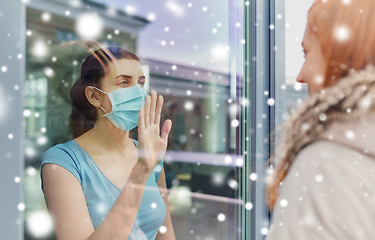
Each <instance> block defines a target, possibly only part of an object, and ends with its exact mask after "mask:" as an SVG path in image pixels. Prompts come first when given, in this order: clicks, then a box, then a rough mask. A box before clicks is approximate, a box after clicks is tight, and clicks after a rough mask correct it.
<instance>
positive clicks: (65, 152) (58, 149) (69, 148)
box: [42, 140, 78, 163]
mask: <svg viewBox="0 0 375 240" xmlns="http://www.w3.org/2000/svg"><path fill="white" fill-rule="evenodd" d="M77 151H78V149H77V147H76V146H75V144H74V141H73V140H69V141H67V142H65V143H59V144H56V145H54V146H52V147H50V148H49V149H48V150H47V151H46V152H45V153H44V154H43V157H42V163H43V162H45V161H47V160H51V159H56V160H68V161H69V160H70V161H71V160H73V161H74V162H77Z"/></svg>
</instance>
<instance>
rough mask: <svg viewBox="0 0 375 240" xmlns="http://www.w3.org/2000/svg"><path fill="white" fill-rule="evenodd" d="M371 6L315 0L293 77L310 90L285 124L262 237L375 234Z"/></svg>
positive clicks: (374, 11)
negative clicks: (267, 222)
mask: <svg viewBox="0 0 375 240" xmlns="http://www.w3.org/2000/svg"><path fill="white" fill-rule="evenodd" d="M374 28H375V4H374V1H372V0H352V1H350V0H349V1H346V0H326V1H325V0H316V1H315V2H314V3H313V5H312V7H311V8H310V10H309V13H308V24H307V27H306V31H305V36H304V39H303V43H302V45H303V48H304V51H305V59H306V60H305V63H304V65H303V67H302V69H301V72H300V73H299V75H298V78H297V81H298V82H301V83H307V84H308V87H309V92H310V96H309V97H308V98H307V100H306V101H305V102H304V103H303V104H302V105H301V106H300V107H299V109H298V110H297V112H296V113H295V114H294V115H292V116H291V117H290V118H289V119H288V120H287V121H286V122H285V125H284V130H285V131H284V134H283V138H282V141H281V146H280V149H279V152H277V159H276V167H277V169H276V170H277V173H276V176H275V178H274V180H273V181H272V182H271V183H270V184H269V186H268V193H269V194H268V197H269V207H270V209H273V216H272V225H271V227H270V230H269V233H268V237H267V240H274V239H291V240H294V239H295V240H297V239H320V240H322V239H327V240H328V239H329V240H332V239H336V240H346V239H348V240H349V239H374V238H375V228H374V226H375V218H374V216H375V188H374V186H375V145H374V144H375V68H374V67H373V65H374V64H375V32H374V31H373V30H372V29H374Z"/></svg>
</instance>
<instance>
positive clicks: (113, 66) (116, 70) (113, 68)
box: [108, 59, 143, 76]
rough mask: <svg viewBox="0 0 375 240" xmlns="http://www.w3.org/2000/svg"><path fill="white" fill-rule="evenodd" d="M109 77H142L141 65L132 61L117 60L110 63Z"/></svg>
mask: <svg viewBox="0 0 375 240" xmlns="http://www.w3.org/2000/svg"><path fill="white" fill-rule="evenodd" d="M108 66H109V71H110V72H109V74H110V75H116V76H117V75H119V74H126V75H129V76H133V75H143V71H142V66H141V64H140V63H139V62H138V61H136V60H132V59H119V60H115V61H114V62H111V63H110V64H109V65H108Z"/></svg>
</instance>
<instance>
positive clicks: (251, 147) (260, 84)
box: [241, 0, 286, 240]
mask: <svg viewBox="0 0 375 240" xmlns="http://www.w3.org/2000/svg"><path fill="white" fill-rule="evenodd" d="M284 13H285V0H277V1H276V0H268V1H263V0H249V1H248V2H244V26H245V28H244V36H245V38H244V39H245V48H244V63H245V66H244V70H245V71H244V90H243V92H244V97H245V98H246V99H248V100H249V101H250V107H246V106H243V108H242V112H243V117H244V120H245V121H244V124H243V129H242V136H243V137H242V142H243V151H244V152H246V153H248V154H244V167H243V170H242V179H241V180H242V193H243V196H242V198H243V202H244V204H243V207H242V239H243V240H245V239H246V240H247V239H251V240H261V239H265V237H266V234H263V233H262V231H261V230H262V229H263V228H265V229H268V226H269V223H270V213H269V211H268V206H267V204H266V181H265V180H266V179H267V168H268V159H269V157H270V156H271V154H272V153H273V152H275V149H276V148H277V146H278V143H279V139H280V133H276V135H274V133H275V129H276V127H277V126H279V125H280V124H281V123H282V121H283V119H282V115H283V113H285V109H286V108H285V91H283V90H282V89H281V86H282V85H283V84H285V20H284V19H285V14H284ZM277 16H279V17H277ZM271 26H273V27H271ZM266 93H268V94H266ZM270 98H272V99H274V100H275V104H274V105H269V104H268V99H270ZM264 114H265V115H266V116H265V117H264ZM247 139H248V140H247ZM251 173H256V174H257V179H258V180H259V181H251V180H250V179H249V175H250V174H251ZM248 202H251V203H252V209H251V210H250V211H249V210H247V209H246V208H245V206H246V205H245V204H246V203H248Z"/></svg>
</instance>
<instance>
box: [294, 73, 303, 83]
mask: <svg viewBox="0 0 375 240" xmlns="http://www.w3.org/2000/svg"><path fill="white" fill-rule="evenodd" d="M296 80H297V82H299V83H305V81H303V79H302V74H301V72H299V74H298V76H297V79H296Z"/></svg>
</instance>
